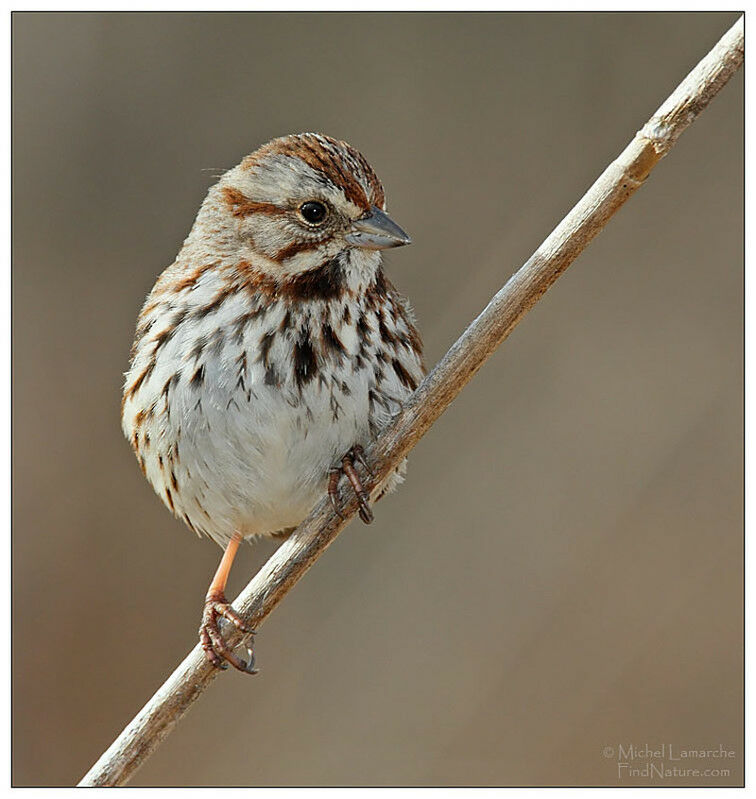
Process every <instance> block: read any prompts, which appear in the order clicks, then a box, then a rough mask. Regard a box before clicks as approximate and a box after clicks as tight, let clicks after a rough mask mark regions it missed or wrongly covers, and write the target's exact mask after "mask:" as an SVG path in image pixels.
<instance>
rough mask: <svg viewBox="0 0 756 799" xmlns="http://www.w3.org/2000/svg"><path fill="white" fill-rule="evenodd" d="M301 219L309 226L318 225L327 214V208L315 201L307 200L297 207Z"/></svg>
mask: <svg viewBox="0 0 756 799" xmlns="http://www.w3.org/2000/svg"><path fill="white" fill-rule="evenodd" d="M299 213H300V214H301V215H302V219H304V221H305V222H307V223H308V224H310V225H319V224H320V223H321V222H322V221H323V220H324V219H325V218H326V215H327V214H328V208H326V206H325V205H324V204H323V203H321V202H318V201H317V200H308V201H307V202H306V203H302V205H300V206H299Z"/></svg>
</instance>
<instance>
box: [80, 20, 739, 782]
mask: <svg viewBox="0 0 756 799" xmlns="http://www.w3.org/2000/svg"><path fill="white" fill-rule="evenodd" d="M743 56H744V29H743V18H742V17H741V18H740V19H739V20H738V22H736V23H735V25H733V27H732V28H731V29H730V30H729V31H728V32H727V33H726V34H725V35H724V36H723V37H722V39H721V40H720V41H719V42H718V43H717V44H716V46H715V47H714V48H713V49H712V50H711V52H710V53H708V55H706V56H705V57H704V58H703V60H702V61H701V62H700V63H699V64H698V65H697V66H696V67H695V69H693V71H692V72H691V73H690V74H689V75H688V76H687V77H686V78H685V80H683V82H682V83H681V84H680V85H679V86H678V87H677V89H675V91H674V92H673V93H672V94H671V95H670V97H669V98H668V99H667V100H666V102H664V103H663V104H662V106H661V107H660V108H659V110H658V111H657V112H656V113H655V114H654V115H653V116H652V117H651V119H650V120H649V121H648V122H647V123H646V124H645V125H644V126H643V128H642V129H641V130H640V131H639V132H638V133H637V134H636V135H635V137H634V138H633V140H632V141H631V142H630V144H629V145H628V146H627V147H626V148H625V150H624V151H623V152H622V153H621V154H620V155H619V157H618V158H617V159H616V160H615V161H613V162H612V163H611V164H610V165H609V166H608V167H607V168H606V170H605V171H604V172H603V174H602V175H601V176H600V177H599V178H598V180H596V182H595V183H594V184H593V186H591V188H590V189H589V190H588V191H587V192H586V194H585V195H584V196H583V198H582V199H581V200H580V201H579V202H578V203H577V205H576V206H575V207H574V208H573V209H572V210H571V211H570V212H569V213H568V214H567V216H566V217H565V218H564V219H563V220H562V222H560V224H559V225H558V226H557V227H556V228H555V230H554V231H553V232H552V233H551V235H550V236H549V237H548V238H547V239H546V240H545V241H544V242H543V244H541V246H540V247H539V248H538V249H537V250H536V252H535V253H534V254H533V255H532V256H531V257H530V259H529V260H528V261H527V262H526V263H525V264H524V265H523V266H522V268H521V269H520V270H519V271H518V272H517V273H515V274H514V275H513V276H512V277H511V278H510V279H509V281H508V282H507V283H506V285H505V286H504V287H503V288H502V289H501V290H500V291H499V292H498V293H497V294H496V295H495V296H494V297H493V299H492V300H491V301H490V302H489V303H488V305H487V306H486V308H485V309H484V310H483V311H482V313H481V314H480V315H479V316H478V317H477V319H475V320H474V321H473V322H472V323H471V324H470V326H469V327H468V328H467V330H465V332H464V333H463V334H462V335H461V336H460V338H459V339H458V340H457V342H456V343H455V344H454V345H453V346H452V348H451V349H450V350H449V351H448V352H447V353H446V355H445V356H444V357H443V359H442V360H441V361H440V362H439V364H438V365H437V366H436V367H435V369H434V370H433V371H432V372H431V373H430V374H429V375H428V376H427V378H426V379H425V380H424V381H423V383H422V384H421V385H420V386H419V388H418V389H417V391H416V392H415V393H414V394H413V395H412V396H411V397H410V399H409V400H408V402H407V403H406V405H405V406H404V408H403V410H402V412H401V413H400V414H399V415H398V416H396V417H395V418H394V419H393V421H392V422H391V423H390V424H389V426H388V427H387V428H386V429H385V430H384V431H383V432H382V433H381V435H380V437H379V439H378V440H377V441H376V442H375V444H374V445H373V446H372V447H371V449H370V451H369V452H368V453H367V460H368V463H369V464H370V466H371V470H372V472H373V474H374V475H375V483H378V482H380V481H381V480H382V479H383V478H384V477H385V476H387V475H388V474H389V473H390V472H391V471H392V470H393V469H394V468H395V467H396V465H397V464H398V463H399V462H400V461H401V459H402V458H404V457H405V456H406V455H407V453H408V452H409V451H410V450H411V449H412V447H414V446H415V444H416V443H417V442H418V441H419V440H420V438H421V437H422V436H423V435H424V434H425V433H426V432H427V431H428V429H429V428H430V426H431V425H432V424H433V423H434V422H435V421H436V419H438V417H439V416H440V415H441V414H442V413H443V412H444V410H446V408H447V407H448V406H449V405H450V403H451V402H452V401H453V400H454V398H455V397H456V396H457V394H459V392H460V391H461V390H462V388H463V387H464V386H465V384H466V383H467V382H468V381H469V380H471V379H472V377H473V376H474V375H475V373H476V372H477V371H478V369H480V367H481V366H483V364H484V363H485V362H486V360H488V358H489V357H490V356H491V355H492V353H493V352H494V350H495V349H496V348H497V347H498V346H499V344H501V342H502V341H504V339H505V338H506V337H507V336H508V335H509V334H510V333H511V332H512V330H513V329H514V327H515V326H516V325H517V323H518V322H519V321H520V320H521V319H522V317H523V316H524V315H525V314H526V313H527V312H528V310H530V308H531V307H532V306H533V305H534V304H535V303H536V302H537V301H538V300H539V299H540V298H541V296H542V295H543V294H544V293H545V292H546V290H547V289H548V288H549V287H550V286H551V284H552V283H553V282H554V281H555V280H556V279H557V278H558V277H559V276H560V275H561V274H562V272H564V271H565V269H567V267H568V266H569V265H570V264H571V263H572V262H573V261H574V260H575V259H576V258H577V257H578V255H580V253H581V252H582V251H583V250H584V249H585V248H586V247H587V246H588V244H589V243H590V241H591V240H592V239H593V237H594V236H596V234H597V233H599V232H600V231H601V229H602V228H603V227H604V225H606V223H607V222H608V221H609V219H610V218H611V216H612V215H613V214H614V213H615V212H616V211H617V210H618V209H619V208H620V207H621V206H622V205H623V204H624V203H625V202H626V200H627V199H628V198H629V197H630V196H631V195H632V194H633V193H634V192H635V190H636V189H638V188H639V187H640V186H641V185H642V183H643V181H644V180H645V179H646V177H647V176H648V174H649V173H650V172H651V170H652V169H653V168H654V166H656V164H657V163H658V162H659V160H660V159H661V158H662V157H663V156H664V155H666V154H667V152H668V151H669V150H670V148H671V147H672V146H673V145H674V143H675V141H676V140H677V138H678V136H679V135H680V134H681V133H682V132H683V130H685V128H687V127H688V125H690V123H691V122H693V120H694V119H695V118H696V117H697V116H698V114H700V112H701V111H702V110H703V109H704V108H705V107H706V106H707V105H708V104H709V102H710V101H711V99H712V98H713V97H714V96H715V95H716V94H717V92H718V91H719V90H720V89H721V88H722V86H724V84H725V83H727V81H728V80H729V79H730V78H731V77H732V75H733V74H734V73H735V71H736V70H737V69H738V68H739V67H740V65H741V63H742V62H743ZM356 512H357V502H356V499H355V498H352V500H351V502H350V504H349V505H347V506H346V508H345V509H344V515H345V519H341V518H339V516H338V515H336V513H334V511H333V509H332V507H331V504H330V502H329V501H328V499H327V498H326V497H324V498H323V499H322V500H321V501H320V503H319V504H318V505H317V506H316V507H315V508H314V509H313V510H312V512H311V513H310V515H309V516H308V517H307V518H306V519H305V520H304V521H303V522H302V524H300V525H299V527H298V528H297V530H296V531H295V532H294V533H293V534H292V536H291V537H290V538H289V539H288V540H287V541H285V542H284V543H283V544H282V545H281V546H280V547H279V549H278V550H277V551H276V552H275V553H274V555H273V556H272V557H271V558H270V560H268V562H267V563H266V564H265V565H264V566H263V567H262V569H261V570H260V571H259V572H258V573H257V574H256V575H255V577H254V578H253V579H252V580H251V581H250V583H249V584H248V585H247V587H246V588H245V589H244V591H242V593H241V594H240V595H239V597H238V599H237V601H236V603H235V607H236V608H237V609H238V610H239V612H240V613H241V615H242V617H243V618H244V619H245V620H246V621H247V622H248V623H250V624H251V625H252V626H255V627H259V626H260V625H261V624H262V622H263V621H264V620H265V618H266V617H267V616H268V614H269V613H270V612H271V611H272V610H273V609H274V608H275V607H276V605H278V603H279V602H280V601H281V600H282V599H283V597H284V596H285V595H286V594H287V593H288V591H289V590H290V589H291V588H292V587H293V586H294V584H295V583H296V582H297V581H298V580H299V579H301V578H302V577H303V576H304V574H305V572H307V570H308V569H309V568H310V567H311V566H312V565H313V564H314V563H315V561H316V560H317V559H318V558H319V557H320V556H321V555H322V554H323V552H324V551H325V549H326V548H327V547H328V545H329V544H330V543H331V542H332V541H333V540H334V538H335V537H336V536H337V535H338V534H339V532H340V531H341V530H342V529H343V527H344V526H345V525H346V523H347V521H349V520H350V519H351V518H352V516H354V514H355V513H356ZM234 636H235V633H234V631H231V630H229V632H228V638H229V641H230V642H231V643H237V642H238V641H239V640H240V638H239V635H238V633H236V637H234ZM218 673H219V672H218V670H217V669H215V668H214V667H212V666H211V665H209V664H208V662H207V661H206V660H205V658H204V656H203V653H202V650H201V649H200V647H199V645H197V646H195V647H194V649H193V650H192V651H191V652H190V653H189V654H188V655H187V657H186V658H185V659H184V661H183V662H182V663H181V664H180V665H179V667H178V668H177V669H176V671H174V672H173V674H172V675H171V676H170V677H169V678H168V680H166V682H165V683H164V684H163V686H162V687H161V688H160V689H159V690H158V691H157V693H156V694H155V695H154V696H153V697H152V699H150V701H149V702H148V703H147V704H146V705H145V706H144V708H143V709H142V710H141V711H140V713H139V714H138V715H137V716H136V717H135V718H134V720H133V721H132V722H131V723H130V724H129V725H128V726H127V727H126V729H125V730H124V731H123V732H122V733H121V735H120V736H119V737H118V738H117V739H116V740H115V741H114V742H113V744H112V745H111V746H110V748H109V749H108V750H107V751H106V752H105V753H104V754H103V755H102V757H100V759H99V760H98V761H97V763H95V765H94V766H92V768H91V769H90V771H89V772H88V773H87V774H86V775H85V776H84V778H83V779H82V781H81V783H80V785H82V786H113V785H123V784H124V783H126V782H127V780H128V779H129V778H130V777H131V775H132V774H133V773H134V772H135V771H136V770H137V768H139V766H140V765H141V764H142V763H143V762H144V761H145V760H146V759H147V758H148V757H149V756H150V754H151V753H152V752H153V751H154V750H155V748H156V747H157V746H158V744H159V743H160V742H161V741H162V740H163V739H164V738H165V737H166V735H168V733H169V732H170V731H171V730H172V729H173V727H174V726H175V725H176V724H177V723H178V721H179V719H180V718H181V717H182V716H183V715H184V713H186V711H187V710H188V709H189V708H190V707H191V705H192V703H193V702H194V701H195V700H196V699H197V698H198V697H199V695H200V694H201V693H202V692H203V691H204V690H205V688H206V687H207V686H208V685H209V684H210V683H211V682H212V680H213V679H215V677H216V676H217V675H218Z"/></svg>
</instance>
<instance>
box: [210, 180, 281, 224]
mask: <svg viewBox="0 0 756 799" xmlns="http://www.w3.org/2000/svg"><path fill="white" fill-rule="evenodd" d="M223 195H224V196H225V198H226V202H227V203H228V205H229V207H230V208H231V213H232V214H233V215H234V216H239V217H244V216H250V215H251V214H268V216H283V215H285V214H286V213H287V211H286V209H285V208H279V207H278V206H277V205H273V203H257V202H254V201H253V200H250V199H248V198H247V197H245V196H244V195H243V194H242V193H241V192H240V191H239V190H238V189H233V188H231V187H230V186H227V187H226V188H224V189H223Z"/></svg>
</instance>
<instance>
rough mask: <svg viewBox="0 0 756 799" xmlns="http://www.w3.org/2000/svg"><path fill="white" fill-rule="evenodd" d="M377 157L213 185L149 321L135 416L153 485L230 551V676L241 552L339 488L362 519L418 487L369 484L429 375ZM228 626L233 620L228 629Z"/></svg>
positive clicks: (272, 148) (310, 164)
mask: <svg viewBox="0 0 756 799" xmlns="http://www.w3.org/2000/svg"><path fill="white" fill-rule="evenodd" d="M410 243H411V239H410V237H409V236H408V235H407V234H406V233H405V232H404V230H402V228H401V227H399V225H398V224H397V223H396V222H394V220H393V219H392V218H391V217H390V216H389V215H388V213H387V211H386V198H385V193H384V189H383V186H382V184H381V182H380V180H379V179H378V177H377V175H376V173H375V171H374V170H373V168H372V167H371V166H370V164H369V163H368V161H367V160H366V159H365V157H364V156H363V155H362V154H361V153H360V152H358V151H357V150H356V149H354V148H353V147H352V146H350V145H349V144H347V143H346V142H344V141H341V140H338V139H335V138H331V137H330V136H327V135H324V134H321V133H299V134H293V135H287V136H283V137H280V138H276V139H273V140H272V141H269V142H267V143H266V144H264V145H263V146H261V147H260V148H259V149H257V150H256V151H255V152H253V153H252V154H251V155H248V156H246V157H245V158H243V159H242V160H241V162H240V163H239V164H238V165H237V166H235V167H233V168H232V169H230V170H229V171H227V172H225V173H224V174H223V175H222V176H221V177H220V179H219V180H218V181H217V183H215V184H214V185H213V186H211V187H210V189H209V190H208V192H207V195H206V197H205V199H204V201H203V202H202V204H201V206H200V208H199V211H198V213H197V216H196V219H195V221H194V224H193V226H192V228H191V230H190V232H189V234H188V236H187V238H186V239H185V241H184V243H183V245H182V246H181V248H180V250H179V252H178V255H177V256H176V259H175V261H174V262H173V263H172V264H171V265H170V266H169V267H168V268H167V269H165V271H164V272H162V274H160V275H159V277H158V278H157V280H156V282H155V284H154V287H153V288H152V291H151V292H150V293H149V295H148V296H147V299H146V301H145V303H144V305H143V307H142V309H141V312H140V314H139V317H138V320H137V326H136V332H135V337H134V342H133V345H132V347H131V353H130V358H129V367H128V370H127V371H126V373H125V381H124V386H123V398H122V405H121V423H122V429H123V432H124V435H125V436H126V439H127V440H128V441H129V442H130V444H131V446H132V448H133V450H134V453H135V454H136V457H137V460H138V463H139V465H140V467H141V470H142V472H143V473H144V475H145V477H146V478H147V480H148V481H149V482H150V484H151V485H152V487H153V489H154V490H155V492H156V493H157V494H158V496H159V497H160V498H161V499H162V501H163V502H164V503H165V505H166V506H167V507H168V509H169V510H170V511H171V512H172V513H173V514H174V516H176V517H177V518H179V519H181V520H183V521H184V522H185V523H186V525H187V526H188V527H189V529H190V530H193V531H194V532H195V533H197V534H198V535H200V536H208V537H209V538H211V539H212V540H214V541H215V542H216V543H218V544H219V545H220V546H221V547H222V548H223V550H224V551H223V556H222V558H221V561H220V564H219V566H218V568H217V570H216V572H215V575H214V577H213V579H212V581H211V583H210V586H209V588H208V591H207V593H206V596H205V603H204V608H203V613H202V622H201V625H200V628H199V640H200V644H201V647H202V650H203V651H204V654H205V657H206V658H207V660H208V661H209V662H210V663H212V664H213V666H216V667H218V668H228V664H230V665H232V666H233V667H234V668H236V669H238V670H240V671H245V672H248V673H255V672H256V669H255V668H254V655H253V653H252V650H251V648H249V646H248V658H247V659H246V660H245V659H244V658H241V657H239V656H238V655H237V654H236V653H235V652H234V651H233V649H232V647H230V646H229V644H228V643H227V642H226V640H225V639H224V637H223V634H222V629H221V622H222V620H225V621H226V622H229V623H231V624H233V625H235V626H236V627H237V628H238V629H239V630H241V631H242V633H244V634H245V635H246V636H247V637H248V638H249V637H251V635H253V634H254V630H253V629H251V628H249V627H247V626H246V625H245V623H244V621H243V620H242V619H241V617H240V616H239V614H238V613H237V612H236V611H235V610H234V609H233V608H232V606H231V605H230V603H229V602H228V600H227V598H226V595H225V590H226V584H227V580H228V575H229V571H230V569H231V565H232V563H233V560H234V557H235V555H236V552H237V550H238V547H239V544H240V542H241V541H242V540H245V539H255V538H258V537H260V536H279V537H281V536H286V535H288V534H290V533H291V532H292V531H293V530H294V529H295V528H296V526H297V525H298V524H299V523H300V522H301V521H302V520H303V519H304V518H305V516H306V515H307V513H308V512H309V511H310V510H311V508H312V507H313V506H314V504H315V503H316V502H317V501H318V500H319V499H320V498H321V496H323V494H324V493H325V492H327V493H328V494H329V496H330V498H331V502H332V503H333V505H334V508H335V510H336V511H337V512H339V513H340V511H339V508H340V501H341V495H340V484H341V482H342V481H343V482H344V485H345V487H346V488H347V490H352V491H354V492H355V493H356V495H357V499H358V503H359V514H360V518H361V519H362V521H363V522H365V523H370V522H371V521H372V519H373V511H372V507H371V498H372V500H373V501H376V500H377V499H380V498H381V497H382V496H384V495H385V494H386V493H388V492H390V491H392V490H394V489H395V488H396V487H397V486H398V485H399V484H400V483H401V482H402V481H403V479H404V474H405V470H406V460H405V461H403V462H402V463H400V465H399V466H398V467H397V469H396V470H395V471H394V472H392V473H391V474H390V475H389V477H388V478H386V479H385V480H384V481H383V482H382V483H380V484H378V485H373V484H372V474H371V472H370V469H369V465H368V463H367V462H366V458H365V450H366V449H367V447H368V445H369V444H370V443H371V442H372V441H374V440H375V438H376V436H377V435H378V433H379V432H380V431H381V430H382V429H383V428H384V427H385V426H386V425H387V424H388V422H389V421H390V420H391V419H392V418H393V417H394V416H395V415H396V414H397V413H398V412H399V411H400V409H401V407H402V404H403V402H404V401H406V399H407V398H408V397H409V396H410V395H411V394H412V392H413V391H414V390H415V389H416V388H417V386H418V385H419V383H420V382H421V380H422V379H423V377H424V375H425V373H426V367H425V363H424V359H423V345H422V339H421V336H420V333H419V332H418V329H417V326H416V321H415V316H414V312H413V310H412V308H411V306H410V304H409V302H408V300H407V299H406V298H405V297H404V296H403V295H402V294H400V293H399V291H398V290H397V289H396V288H395V287H394V285H393V284H392V283H391V281H390V280H389V278H388V276H387V275H386V273H385V271H384V267H383V250H386V249H390V248H395V247H402V246H404V245H407V244H410ZM224 623H225V622H224Z"/></svg>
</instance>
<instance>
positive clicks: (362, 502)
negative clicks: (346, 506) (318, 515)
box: [328, 444, 375, 524]
mask: <svg viewBox="0 0 756 799" xmlns="http://www.w3.org/2000/svg"><path fill="white" fill-rule="evenodd" d="M355 462H357V463H359V464H360V465H361V466H362V468H363V469H364V470H365V471H366V472H367V474H368V477H370V478H371V479H372V477H373V474H372V472H371V471H370V468H369V467H368V465H367V463H366V462H365V451H364V450H363V449H362V447H361V446H360V445H359V444H355V446H353V447H352V448H351V449H350V450H349V452H347V454H346V455H344V457H343V458H342V459H341V466H340V467H337V466H335V467H333V468H332V469H329V470H328V496H329V497H330V499H331V505H332V507H333V509H334V511H335V512H336V513H337V515H338V516H340V517H341V518H342V519H343V518H344V514H343V513H342V512H341V509H340V508H339V502H340V497H339V479H340V478H341V475H342V474H343V475H345V476H346V478H347V479H348V480H349V483H350V484H351V486H352V490H353V491H354V493H355V495H356V496H357V501H358V502H359V506H360V511H359V513H360V519H362V521H363V522H365V524H370V523H371V522H372V521H373V519H374V518H375V517H374V516H373V511H372V508H371V507H370V496H369V495H368V492H367V491H365V489H364V487H363V485H362V481H361V480H360V476H359V474H358V473H357V470H356V469H355V468H354V464H355Z"/></svg>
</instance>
